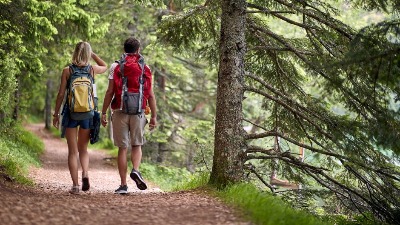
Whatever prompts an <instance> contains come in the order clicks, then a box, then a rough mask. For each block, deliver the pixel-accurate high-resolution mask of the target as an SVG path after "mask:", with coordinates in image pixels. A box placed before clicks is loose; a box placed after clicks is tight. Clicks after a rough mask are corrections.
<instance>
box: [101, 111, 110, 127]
mask: <svg viewBox="0 0 400 225" xmlns="http://www.w3.org/2000/svg"><path fill="white" fill-rule="evenodd" d="M107 123H108V121H107V114H102V115H101V125H103V127H106V126H107Z"/></svg>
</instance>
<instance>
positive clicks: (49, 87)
mask: <svg viewBox="0 0 400 225" xmlns="http://www.w3.org/2000/svg"><path fill="white" fill-rule="evenodd" d="M46 86H47V89H46V102H45V110H44V111H45V115H44V117H45V120H44V121H45V128H46V129H47V130H50V128H51V122H52V121H51V119H52V116H51V100H52V93H53V92H52V91H53V82H52V81H51V79H48V80H47V83H46Z"/></svg>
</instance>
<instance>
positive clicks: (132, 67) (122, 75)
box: [111, 53, 151, 115]
mask: <svg viewBox="0 0 400 225" xmlns="http://www.w3.org/2000/svg"><path fill="white" fill-rule="evenodd" d="M116 62H117V63H118V65H117V66H116V67H115V69H114V77H113V80H114V98H113V101H112V103H111V108H112V109H120V110H122V112H124V113H126V114H129V115H138V114H141V113H142V112H144V109H145V108H146V103H147V99H148V97H149V95H150V87H151V72H150V69H149V68H148V66H146V65H145V63H144V58H143V56H141V55H140V54H132V53H129V54H123V55H122V56H121V59H120V60H118V61H116Z"/></svg>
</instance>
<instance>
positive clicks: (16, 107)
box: [12, 75, 21, 122]
mask: <svg viewBox="0 0 400 225" xmlns="http://www.w3.org/2000/svg"><path fill="white" fill-rule="evenodd" d="M20 97H21V76H20V75H17V88H16V89H15V91H14V99H15V101H14V102H15V105H14V112H13V117H12V118H13V121H14V122H15V121H17V120H18V116H19V104H20V100H21V99H20Z"/></svg>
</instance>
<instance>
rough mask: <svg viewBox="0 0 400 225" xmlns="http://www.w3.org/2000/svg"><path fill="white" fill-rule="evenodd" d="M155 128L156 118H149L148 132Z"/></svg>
mask: <svg viewBox="0 0 400 225" xmlns="http://www.w3.org/2000/svg"><path fill="white" fill-rule="evenodd" d="M156 126H157V118H156V117H151V118H150V124H149V128H150V130H153V129H154V128H155V127H156Z"/></svg>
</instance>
